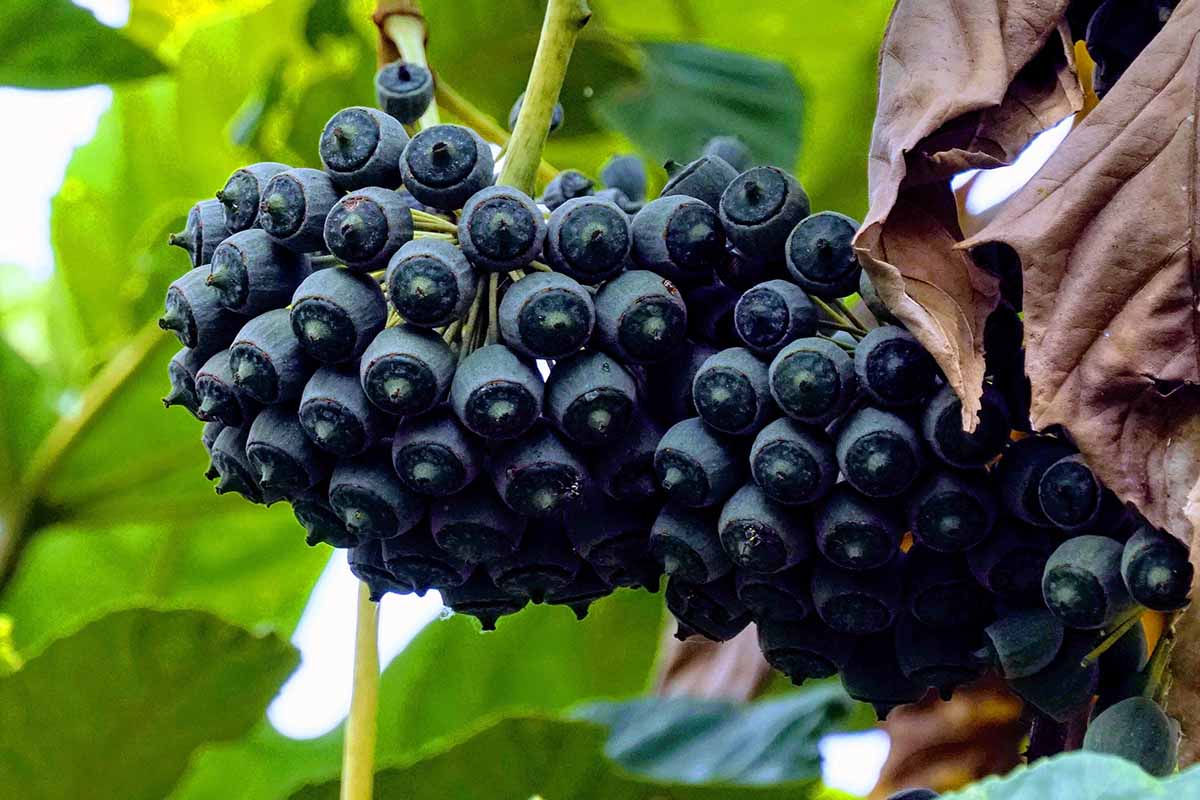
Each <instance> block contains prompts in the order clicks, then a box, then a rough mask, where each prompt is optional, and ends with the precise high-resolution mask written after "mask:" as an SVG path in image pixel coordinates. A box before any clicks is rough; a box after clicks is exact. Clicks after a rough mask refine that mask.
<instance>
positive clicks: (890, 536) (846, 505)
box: [813, 483, 904, 570]
mask: <svg viewBox="0 0 1200 800" xmlns="http://www.w3.org/2000/svg"><path fill="white" fill-rule="evenodd" d="M813 525H814V528H815V530H816V536H817V548H818V549H819V550H820V551H821V555H823V556H825V558H826V559H828V560H829V562H830V563H831V564H834V565H836V566H839V567H841V568H843V569H854V570H859V569H874V568H875V567H882V566H883V565H884V564H887V563H888V562H889V561H891V560H892V559H893V558H895V557H896V555H897V554H898V553H899V552H900V540H901V538H903V536H904V526H903V524H902V523H901V521H900V520H899V518H897V517H896V516H895V515H894V514H892V513H891V512H890V510H889V509H888V508H887V507H886V506H884V505H882V504H879V503H873V502H871V501H870V500H868V499H867V498H865V497H863V496H862V495H860V494H858V493H857V492H855V491H854V490H853V489H851V488H850V487H849V486H848V485H846V484H844V483H842V484H839V485H838V486H835V487H834V489H833V491H832V492H831V493H830V494H829V496H828V497H826V498H825V499H824V500H822V501H821V502H820V503H818V504H817V506H816V509H815V513H814V515H813Z"/></svg>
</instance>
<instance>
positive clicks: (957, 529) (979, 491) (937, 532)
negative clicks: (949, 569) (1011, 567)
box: [907, 470, 999, 553]
mask: <svg viewBox="0 0 1200 800" xmlns="http://www.w3.org/2000/svg"><path fill="white" fill-rule="evenodd" d="M998 506H999V503H998V501H997V498H996V493H995V490H994V489H993V488H992V486H991V484H990V483H989V482H988V480H987V475H986V473H982V472H980V473H972V472H950V471H948V470H945V471H939V472H935V473H933V474H932V475H930V476H929V477H928V478H926V479H925V480H923V481H922V482H921V483H920V484H918V485H917V487H916V489H914V490H913V493H912V494H911V495H909V497H908V500H907V508H908V523H909V530H911V531H912V534H913V538H914V539H915V540H916V541H917V542H918V543H920V544H921V545H923V546H925V547H928V548H929V549H931V550H937V551H939V552H942V553H957V552H961V551H963V550H967V549H968V548H971V547H974V546H975V545H977V544H979V543H980V542H982V541H983V540H984V539H986V538H987V537H988V534H990V533H991V532H992V526H993V525H994V524H995V523H996V514H997V511H998Z"/></svg>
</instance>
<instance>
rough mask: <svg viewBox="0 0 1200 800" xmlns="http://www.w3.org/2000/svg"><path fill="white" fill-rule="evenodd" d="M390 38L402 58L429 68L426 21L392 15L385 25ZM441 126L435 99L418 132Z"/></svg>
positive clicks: (406, 15) (409, 15)
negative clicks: (426, 55) (426, 48)
mask: <svg viewBox="0 0 1200 800" xmlns="http://www.w3.org/2000/svg"><path fill="white" fill-rule="evenodd" d="M383 27H384V30H386V31H387V35H388V38H390V39H391V40H392V42H394V43H395V45H396V49H397V50H399V51H400V57H401V58H403V59H404V60H405V61H406V62H408V63H409V64H416V65H417V66H421V67H425V68H426V69H428V68H429V62H428V61H427V60H426V58H425V19H424V17H420V16H417V15H415V14H392V15H391V16H390V17H388V18H387V19H386V20H384V23H383ZM440 124H441V117H440V116H439V114H438V106H437V99H436V98H435V99H434V100H433V101H432V102H431V103H430V104H429V108H427V109H425V113H424V114H422V115H421V118H420V119H419V120H417V130H424V129H425V128H429V127H432V126H434V125H440Z"/></svg>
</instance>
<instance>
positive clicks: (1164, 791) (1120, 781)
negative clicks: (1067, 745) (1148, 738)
mask: <svg viewBox="0 0 1200 800" xmlns="http://www.w3.org/2000/svg"><path fill="white" fill-rule="evenodd" d="M1058 797H1062V798H1073V797H1079V798H1103V800H1154V798H1172V800H1174V799H1175V798H1185V797H1200V766H1193V767H1192V768H1191V769H1188V770H1187V771H1185V772H1181V773H1178V774H1176V775H1173V776H1171V777H1169V778H1161V779H1160V778H1154V777H1151V776H1150V775H1147V774H1146V773H1145V772H1143V771H1142V770H1141V769H1140V768H1139V767H1138V766H1137V765H1136V764H1133V763H1132V762H1129V761H1126V760H1124V759H1122V758H1118V757H1117V756H1107V755H1099V754H1097V753H1087V752H1083V751H1076V752H1073V753H1063V754H1061V755H1057V756H1054V757H1053V758H1044V759H1040V760H1039V761H1036V762H1034V764H1033V765H1032V766H1028V767H1024V766H1022V767H1017V768H1016V769H1015V770H1013V771H1012V772H1010V773H1009V774H1008V775H1005V776H1003V777H991V778H986V779H985V780H982V781H979V782H978V783H973V784H971V785H970V786H967V787H966V788H964V789H961V790H959V791H957V792H950V793H949V794H944V795H942V800H1046V798H1058Z"/></svg>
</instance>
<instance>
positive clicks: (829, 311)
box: [809, 295, 867, 334]
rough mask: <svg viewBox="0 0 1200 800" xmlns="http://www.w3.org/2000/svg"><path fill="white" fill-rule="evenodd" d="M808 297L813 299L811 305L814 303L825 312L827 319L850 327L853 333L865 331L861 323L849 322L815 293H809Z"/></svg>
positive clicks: (863, 332)
mask: <svg viewBox="0 0 1200 800" xmlns="http://www.w3.org/2000/svg"><path fill="white" fill-rule="evenodd" d="M809 299H810V300H812V301H813V305H815V306H816V307H817V308H819V309H821V311H822V312H823V313H824V314H825V316H827V317H829V319H830V320H832V321H833V322H836V323H838V324H839V325H845V326H847V327H848V328H850V329H851V332H853V333H860V334H865V333H866V332H867V330H866V328H864V327H862V326H861V325H857V324H855V323H854V322H851V321H850V320H849V319H847V318H846V317H845V316H844V315H843V314H842V313H841V312H840V311H838V310H837V309H835V308H834V307H833V306H831V305H829V303H826V302H825V301H824V300H822V299H821V298H819V297H817V296H816V295H810V296H809Z"/></svg>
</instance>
